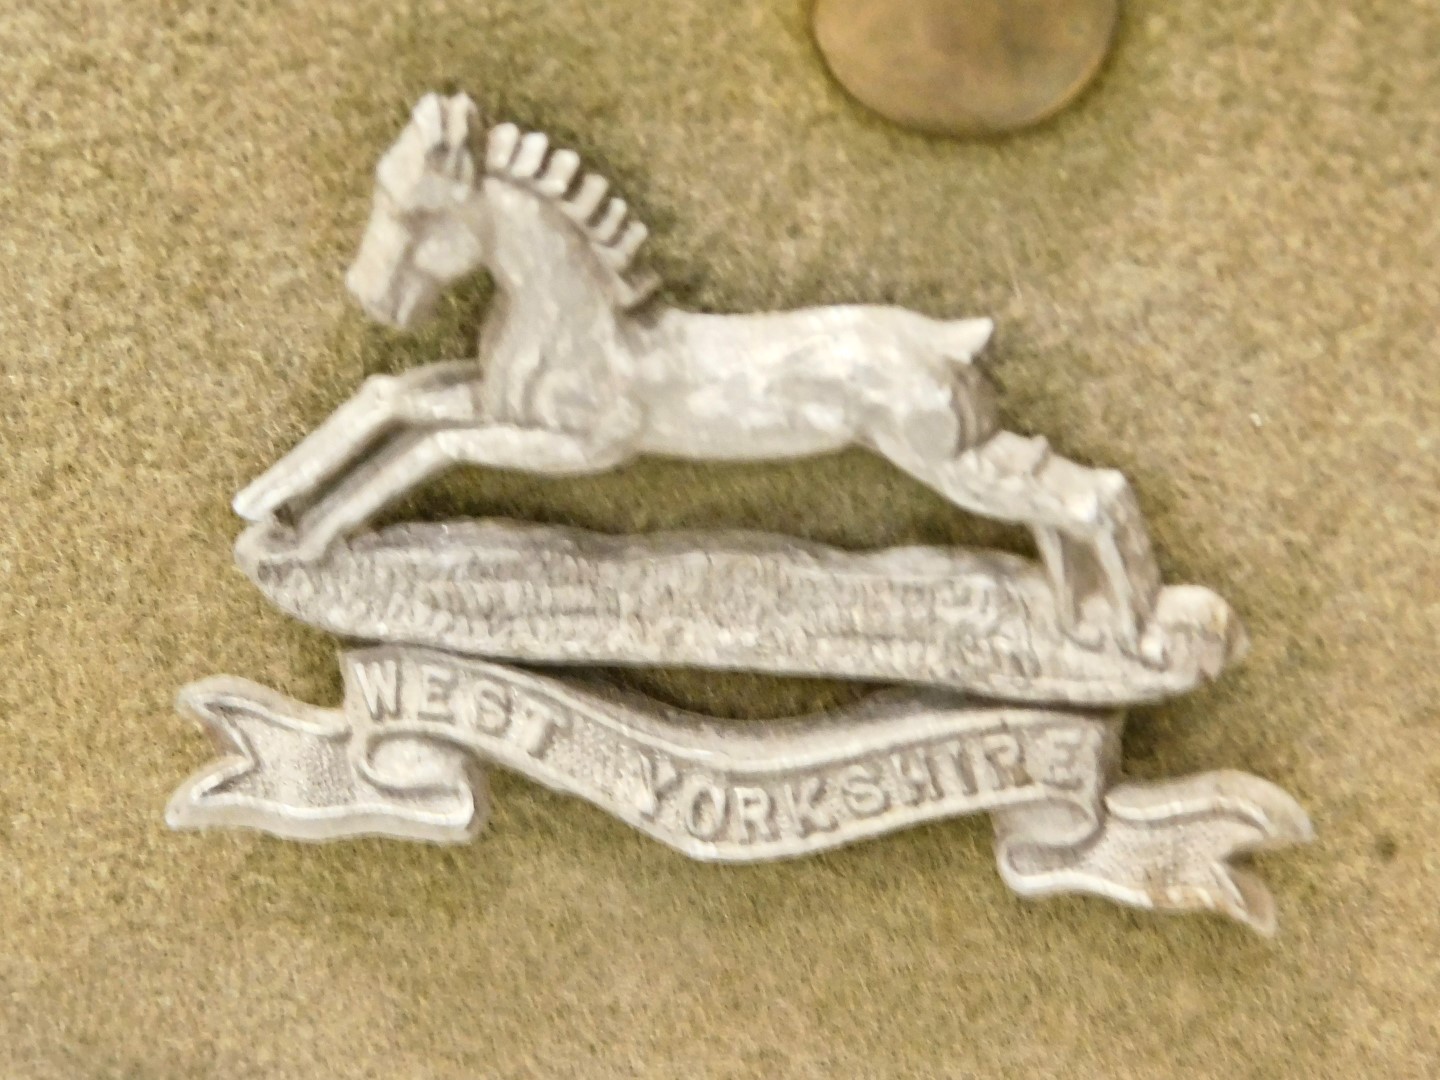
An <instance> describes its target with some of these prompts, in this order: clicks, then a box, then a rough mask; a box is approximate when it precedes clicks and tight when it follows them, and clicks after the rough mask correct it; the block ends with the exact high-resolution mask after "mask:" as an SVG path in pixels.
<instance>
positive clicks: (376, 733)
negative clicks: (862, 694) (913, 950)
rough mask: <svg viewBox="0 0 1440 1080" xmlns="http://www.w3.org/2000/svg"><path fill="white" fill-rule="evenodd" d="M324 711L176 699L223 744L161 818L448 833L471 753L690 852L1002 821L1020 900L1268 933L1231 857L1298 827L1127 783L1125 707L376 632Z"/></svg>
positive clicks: (308, 830) (1231, 795)
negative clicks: (737, 696) (767, 701)
mask: <svg viewBox="0 0 1440 1080" xmlns="http://www.w3.org/2000/svg"><path fill="white" fill-rule="evenodd" d="M342 660H343V663H342V666H343V670H344V683H345V700H344V704H343V706H342V707H341V708H340V709H339V710H334V709H322V708H316V707H313V706H309V705H305V704H302V703H300V702H297V701H294V700H292V699H289V698H287V697H285V696H283V695H281V694H278V693H276V692H274V691H272V690H269V689H267V688H265V687H262V686H259V685H257V684H255V683H252V682H249V681H248V680H244V679H239V678H233V677H220V678H215V679H209V680H205V681H203V682H199V683H195V684H192V685H191V686H189V687H187V688H186V689H185V690H184V691H183V692H182V694H181V698H180V706H181V708H182V710H183V711H186V712H188V713H190V714H191V715H193V716H194V717H195V718H197V719H198V720H200V721H201V722H202V723H203V724H204V725H205V726H206V727H207V728H208V729H209V730H210V731H211V733H212V734H213V735H214V737H215V738H216V740H217V742H218V743H219V744H220V745H221V747H222V749H224V750H226V751H228V752H229V754H230V756H228V757H227V758H225V759H224V760H222V761H220V762H218V763H216V764H213V765H211V766H210V767H208V768H206V769H205V770H203V771H202V772H200V773H198V774H197V775H195V776H194V777H192V778H191V779H190V780H189V781H188V782H186V783H185V784H184V785H183V786H182V787H181V788H180V790H179V791H178V792H176V794H175V796H174V798H173V799H172V800H171V802H170V806H169V809H168V811H167V819H168V821H169V823H170V824H171V825H172V826H173V827H176V828H202V827H210V826H230V827H246V828H254V829H259V830H263V831H265V832H269V833H272V834H275V835H278V836H284V837H290V838H296V839H307V840H324V839H334V838H340V837H346V836H362V835H382V836H393V837H402V838H410V839H420V840H430V841H441V842H445V841H451V842H454V841H464V840H468V839H470V838H472V837H474V836H475V835H476V834H477V833H478V832H479V831H480V830H481V829H482V828H483V826H484V824H485V821H486V817H487V812H488V801H487V798H488V797H487V792H486V786H485V780H484V772H483V769H482V768H481V767H479V765H480V763H489V764H495V765H500V766H503V767H505V768H508V769H512V770H514V771H516V772H519V773H521V774H523V775H525V776H527V777H529V778H530V779H532V780H535V781H537V782H538V783H541V784H544V785H545V786H547V787H550V788H553V789H555V790H557V791H561V792H564V793H567V794H571V795H576V796H579V797H581V798H583V799H586V800H588V801H590V802H592V803H594V804H595V805H597V806H599V807H601V808H602V809H604V810H606V811H608V812H609V813H611V814H613V815H614V816H616V817H618V818H620V819H621V820H622V821H624V822H626V823H627V824H630V825H632V826H634V827H635V828H637V829H639V830H640V831H642V832H644V833H646V834H647V835H649V836H651V837H653V838H654V839H656V840H659V841H661V842H662V843H664V844H667V845H669V846H670V847H672V848H675V849H677V850H679V851H681V852H683V853H684V854H686V855H688V856H691V857H692V858H697V859H703V860H709V861H716V862H757V861H763V860H771V859H781V858H790V857H795V856H800V855H805V854H810V853H813V852H817V851H824V850H826V849H829V848H834V847H838V846H840V845H843V844H848V843H852V842H854V841H858V840H862V839H865V838H867V837H873V836H878V835H881V834H883V833H888V832H892V831H894V830H896V829H901V828H905V827H907V826H910V825H915V824H919V823H921V822H925V821H933V820H937V819H942V818H949V817H955V816H960V815H965V814H973V813H990V814H991V815H992V816H993V817H994V820H995V826H996V834H997V845H996V846H997V857H998V860H999V865H1000V870H1001V874H1002V876H1003V877H1004V879H1005V881H1006V882H1007V883H1008V884H1009V885H1010V886H1011V887H1012V888H1013V889H1015V890H1016V891H1017V892H1019V893H1021V894H1022V895H1029V896H1039V895H1048V894H1054V893H1063V892H1084V893H1093V894H1097V895H1101V896H1105V897H1108V898H1110V899H1112V900H1116V901H1119V902H1121V903H1125V904H1130V905H1133V906H1137V907H1142V908H1149V909H1155V910H1177V911H1178V910H1197V909H1200V910H1214V911H1218V912H1221V913H1224V914H1226V915H1229V916H1231V917H1233V918H1236V919H1238V920H1240V921H1242V922H1244V923H1246V924H1248V925H1250V926H1252V927H1254V928H1255V929H1257V930H1259V931H1261V932H1262V933H1270V932H1273V929H1274V924H1275V916H1274V908H1273V904H1272V902H1271V900H1270V897H1269V894H1268V892H1267V891H1266V889H1265V888H1264V886H1263V885H1262V884H1261V883H1260V882H1259V881H1258V879H1256V878H1255V877H1253V876H1252V875H1250V874H1248V873H1246V872H1245V871H1243V870H1238V869H1236V868H1234V867H1231V866H1230V865H1228V863H1227V859H1228V858H1229V857H1230V856H1232V855H1234V854H1238V853H1242V852H1246V851H1251V850H1256V849H1260V848H1265V847H1272V846H1278V845H1281V844H1286V843H1291V842H1296V841H1300V840H1304V839H1308V838H1309V836H1310V824H1309V821H1308V819H1307V818H1306V816H1305V813H1304V811H1303V810H1302V809H1301V808H1300V807H1299V805H1298V804H1296V803H1295V801H1294V800H1293V799H1291V798H1290V797H1289V796H1288V795H1286V794H1285V793H1284V792H1283V791H1281V790H1280V789H1279V788H1277V787H1275V786H1274V785H1272V784H1269V783H1268V782H1266V781H1263V780H1260V779H1258V778H1256V777H1253V776H1248V775H1246V774H1242V773H1234V772H1220V773H1208V774H1203V775H1200V776H1195V777H1189V778H1186V779H1181V780H1175V781H1167V782H1161V783H1155V784H1143V785H1142V784H1136V783H1120V784H1118V785H1116V786H1111V782H1112V780H1113V779H1114V778H1115V777H1116V775H1117V773H1118V764H1119V743H1120V731H1121V726H1122V723H1123V721H1122V719H1121V717H1120V716H1119V715H1118V714H1113V713H1112V714H1105V713H1091V712H1080V711H1074V710H1056V709H1048V708H1037V707H1031V706H1019V705H999V704H989V703H985V704H980V703H976V702H974V701H971V700H967V699H965V698H963V697H960V696H958V695H956V694H953V693H947V692H942V691H935V690H928V689H923V688H918V689H913V688H912V689H903V690H894V691H889V692H883V693H879V694H876V695H874V696H872V697H871V698H869V699H867V700H865V701H863V702H861V703H860V704H859V705H857V706H854V707H851V708H848V709H844V710H837V711H833V712H829V713H825V714H820V715H816V716H812V717H807V718H799V719H793V720H786V721H774V722H769V723H764V724H741V725H737V724H726V723H723V722H719V721H715V720H712V719H709V718H705V717H699V716H695V715H692V714H687V713H683V712H680V711H678V710H674V709H668V708H666V707H664V706H661V705H660V704H658V703H656V702H653V701H648V700H646V699H643V698H636V697H630V696H625V695H621V694H618V693H617V692H615V691H608V690H597V689H595V688H593V687H584V686H581V685H578V684H575V683H572V682H568V681H560V680H557V679H553V678H549V677H544V676H540V675H535V674H531V673H528V672H523V671H519V670H516V669H514V668H510V667H506V666H502V665H498V664H494V663H490V662H487V661H483V660H477V659H470V658H464V657H460V656H456V655H453V654H449V653H445V652H439V651H435V650H430V649H424V648H419V647H412V646H402V645H385V646H377V647H372V648H363V649H357V650H353V651H350V652H346V653H344V654H343V657H342Z"/></svg>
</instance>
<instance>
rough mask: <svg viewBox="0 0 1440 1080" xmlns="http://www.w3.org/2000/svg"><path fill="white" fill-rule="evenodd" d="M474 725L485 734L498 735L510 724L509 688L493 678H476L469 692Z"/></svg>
mask: <svg viewBox="0 0 1440 1080" xmlns="http://www.w3.org/2000/svg"><path fill="white" fill-rule="evenodd" d="M469 698H470V703H471V707H472V709H473V710H474V711H473V713H472V714H471V716H472V720H473V722H474V724H475V726H476V727H477V728H478V729H479V730H481V731H483V732H485V733H486V734H487V735H499V734H501V733H502V732H503V731H504V730H505V729H506V728H507V727H509V726H510V698H511V694H510V690H509V689H508V688H507V687H506V686H505V685H504V684H503V683H500V682H497V681H495V680H493V679H477V680H475V682H474V683H472V684H471V687H470V693H469Z"/></svg>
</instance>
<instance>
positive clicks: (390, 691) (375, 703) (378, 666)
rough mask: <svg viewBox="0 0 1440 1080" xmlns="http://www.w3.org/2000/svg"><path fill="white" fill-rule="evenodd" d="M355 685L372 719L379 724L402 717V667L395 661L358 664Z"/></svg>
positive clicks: (355, 669) (355, 668)
mask: <svg viewBox="0 0 1440 1080" xmlns="http://www.w3.org/2000/svg"><path fill="white" fill-rule="evenodd" d="M354 671H355V683H356V685H357V686H359V688H360V696H361V698H362V699H363V700H364V702H365V708H366V709H367V710H368V711H369V713H370V719H372V720H374V721H375V722H376V723H377V724H378V723H381V722H382V721H385V720H393V719H394V718H395V717H397V716H399V715H400V665H399V664H398V663H396V662H395V661H394V660H380V661H378V662H376V663H370V664H356V665H355V667H354Z"/></svg>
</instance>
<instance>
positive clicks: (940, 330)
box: [932, 319, 995, 366]
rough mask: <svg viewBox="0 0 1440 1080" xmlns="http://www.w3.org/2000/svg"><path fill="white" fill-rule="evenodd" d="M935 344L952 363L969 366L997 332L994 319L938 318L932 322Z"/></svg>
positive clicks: (941, 353)
mask: <svg viewBox="0 0 1440 1080" xmlns="http://www.w3.org/2000/svg"><path fill="white" fill-rule="evenodd" d="M932 327H933V331H932V332H933V334H934V340H935V345H936V347H937V348H938V349H939V351H940V355H941V356H943V357H944V358H945V359H946V360H948V361H950V363H952V364H956V365H964V366H969V365H970V364H972V363H974V362H975V357H976V356H978V355H979V354H980V350H981V349H983V348H985V344H986V342H988V341H989V340H990V335H991V334H993V333H994V332H995V321H994V320H993V319H943V320H942V319H936V320H935V321H934V322H933V323H932Z"/></svg>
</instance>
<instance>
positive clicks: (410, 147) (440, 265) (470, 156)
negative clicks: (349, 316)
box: [345, 94, 485, 329]
mask: <svg viewBox="0 0 1440 1080" xmlns="http://www.w3.org/2000/svg"><path fill="white" fill-rule="evenodd" d="M479 117H480V111H479V109H478V108H477V107H476V105H475V103H474V102H473V101H472V100H471V99H470V98H469V97H468V96H466V95H465V94H457V95H455V96H453V97H442V96H440V95H439V94H426V95H425V96H424V97H423V98H421V99H420V102H419V104H418V105H416V106H415V109H414V111H413V112H412V113H411V116H410V123H409V124H408V125H406V127H405V130H404V131H402V132H401V133H400V137H399V138H398V139H397V140H396V141H395V144H394V145H393V146H391V147H390V149H389V150H388V151H387V152H386V154H385V156H384V157H383V158H381V159H380V164H379V165H378V166H377V167H376V170H375V199H374V206H373V209H372V210H371V214H370V223H369V225H368V227H367V228H366V230H365V237H364V239H363V240H362V241H361V244H360V251H359V253H358V254H357V255H356V256H355V261H354V262H353V263H352V264H351V266H350V270H349V272H348V273H347V274H346V275H345V285H346V287H347V288H348V289H349V290H350V292H351V293H352V294H353V295H354V296H355V298H356V299H357V300H359V301H360V303H361V305H363V306H364V308H365V310H366V312H367V313H369V315H370V316H371V317H372V318H374V319H377V320H378V321H380V322H383V323H386V324H388V325H390V326H394V327H398V328H400V329H408V328H410V327H412V326H414V325H415V324H416V323H417V322H419V321H420V320H422V319H423V318H424V317H425V316H426V315H427V314H428V313H429V311H430V310H431V308H432V307H433V306H434V303H435V300H436V299H437V298H438V297H439V295H440V293H441V292H442V291H443V290H444V288H445V287H446V286H447V285H449V284H450V283H452V282H454V281H456V280H457V279H459V278H462V277H464V276H466V275H467V274H469V273H470V272H472V271H473V270H475V269H477V268H478V267H479V266H480V265H481V263H482V262H483V260H484V255H485V251H484V247H483V239H482V236H481V231H480V230H477V228H476V224H475V223H474V222H470V221H468V220H467V221H464V222H461V221H459V220H457V219H458V216H459V214H460V213H461V211H462V209H463V208H464V207H465V206H466V205H467V203H468V202H469V201H470V199H471V196H472V195H473V194H474V192H475V189H476V184H477V181H478V179H480V178H481V175H482V173H483V168H482V167H481V166H480V165H478V164H477V162H476V160H475V155H474V152H473V150H472V138H473V136H474V134H475V129H476V128H477V126H478V123H479Z"/></svg>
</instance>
